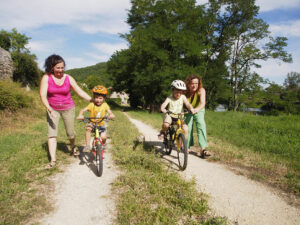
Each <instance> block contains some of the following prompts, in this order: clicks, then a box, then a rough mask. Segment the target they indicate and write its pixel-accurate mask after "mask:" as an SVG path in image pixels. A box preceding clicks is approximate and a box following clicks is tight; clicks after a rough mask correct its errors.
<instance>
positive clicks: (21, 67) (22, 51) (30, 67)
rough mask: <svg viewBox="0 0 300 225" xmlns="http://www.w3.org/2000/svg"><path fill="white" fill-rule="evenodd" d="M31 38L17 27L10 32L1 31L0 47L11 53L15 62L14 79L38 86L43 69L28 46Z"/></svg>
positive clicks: (24, 83)
mask: <svg viewBox="0 0 300 225" xmlns="http://www.w3.org/2000/svg"><path fill="white" fill-rule="evenodd" d="M29 40H30V38H29V37H27V36H26V35H25V34H21V33H19V32H18V31H17V29H15V28H13V29H12V30H11V31H10V32H9V31H5V30H1V31H0V47H2V48H4V49H5V50H7V51H9V52H10V53H11V56H12V60H13V62H14V73H13V80H14V81H18V82H21V83H22V84H23V85H28V84H29V85H31V86H38V84H39V81H40V77H41V71H40V70H39V69H38V66H37V63H36V62H35V60H36V56H35V55H34V54H31V53H30V51H29V49H28V48H27V47H26V45H27V44H28V41H29Z"/></svg>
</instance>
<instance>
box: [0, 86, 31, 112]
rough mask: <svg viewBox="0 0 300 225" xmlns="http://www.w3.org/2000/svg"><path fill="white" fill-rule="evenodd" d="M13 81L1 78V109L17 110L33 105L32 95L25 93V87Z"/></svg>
mask: <svg viewBox="0 0 300 225" xmlns="http://www.w3.org/2000/svg"><path fill="white" fill-rule="evenodd" d="M20 87H21V85H20V84H18V83H14V82H12V81H3V80H0V110H4V109H6V110H10V111H16V110H17V109H20V108H28V107H30V106H31V103H32V100H33V99H32V97H31V96H29V95H28V94H27V95H26V94H24V90H25V89H24V88H23V89H21V88H20Z"/></svg>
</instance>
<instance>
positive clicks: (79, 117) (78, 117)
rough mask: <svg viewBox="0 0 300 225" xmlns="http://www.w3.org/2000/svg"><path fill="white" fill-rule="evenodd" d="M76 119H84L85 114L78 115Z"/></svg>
mask: <svg viewBox="0 0 300 225" xmlns="http://www.w3.org/2000/svg"><path fill="white" fill-rule="evenodd" d="M76 120H84V117H83V115H79V116H77V118H76Z"/></svg>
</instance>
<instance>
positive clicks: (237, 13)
mask: <svg viewBox="0 0 300 225" xmlns="http://www.w3.org/2000/svg"><path fill="white" fill-rule="evenodd" d="M218 2H219V3H220V4H223V6H224V7H225V10H224V11H223V12H221V14H220V24H221V27H222V30H223V32H224V33H225V38H226V39H227V42H228V43H229V44H230V45H231V49H230V52H229V55H230V59H229V62H228V63H229V65H230V66H229V72H230V85H231V87H232V92H233V93H232V104H231V107H232V109H233V110H235V111H236V110H237V109H238V107H239V105H240V102H239V98H238V96H239V95H241V94H242V92H243V87H244V86H246V85H247V80H249V76H251V68H253V67H260V65H259V64H257V60H267V59H269V58H274V59H279V60H282V61H284V62H291V61H292V58H291V55H290V54H288V53H287V52H286V51H285V50H284V47H286V46H287V43H286V41H287V38H285V37H276V38H274V37H271V36H270V32H269V31H268V24H266V23H265V22H264V21H263V20H262V19H260V18H258V10H259V7H258V6H256V5H255V0H249V1H243V0H220V1H218ZM263 41H264V42H265V44H263ZM261 45H262V46H261Z"/></svg>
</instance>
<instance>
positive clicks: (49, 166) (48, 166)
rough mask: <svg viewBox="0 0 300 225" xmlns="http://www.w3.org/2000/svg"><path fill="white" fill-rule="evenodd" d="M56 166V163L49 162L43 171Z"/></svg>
mask: <svg viewBox="0 0 300 225" xmlns="http://www.w3.org/2000/svg"><path fill="white" fill-rule="evenodd" d="M55 166H56V161H51V162H50V163H49V164H48V165H47V166H45V169H52V168H53V167H55Z"/></svg>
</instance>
